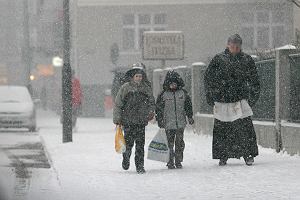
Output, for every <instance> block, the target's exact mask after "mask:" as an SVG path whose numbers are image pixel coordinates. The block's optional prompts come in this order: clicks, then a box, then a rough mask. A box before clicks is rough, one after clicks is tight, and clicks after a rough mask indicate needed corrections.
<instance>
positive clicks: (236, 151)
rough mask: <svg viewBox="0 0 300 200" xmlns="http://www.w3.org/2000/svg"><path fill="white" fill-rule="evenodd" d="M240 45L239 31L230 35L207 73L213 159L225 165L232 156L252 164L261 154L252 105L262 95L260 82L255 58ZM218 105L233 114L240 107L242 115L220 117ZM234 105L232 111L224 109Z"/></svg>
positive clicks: (206, 90) (228, 113)
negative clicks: (217, 113)
mask: <svg viewBox="0 0 300 200" xmlns="http://www.w3.org/2000/svg"><path fill="white" fill-rule="evenodd" d="M241 47H242V39H241V37H240V36H239V35H238V34H235V35H232V36H230V37H229V38H228V41H227V48H226V49H225V51H224V52H222V53H219V54H217V55H216V56H215V57H214V58H213V59H212V61H211V62H210V64H209V66H208V68H207V70H206V72H205V77H204V84H205V92H206V99H207V102H208V104H209V105H211V106H214V114H215V121H214V129H213V146H212V148H213V149H212V153H213V159H219V160H220V162H219V165H220V166H223V165H226V163H227V160H228V159H229V158H240V157H243V158H244V160H245V163H246V164H247V165H252V164H253V162H254V157H255V156H257V155H258V148H257V142H256V134H255V130H254V127H253V123H252V119H251V115H252V110H251V107H253V106H254V104H255V103H256V101H257V100H258V99H259V93H260V83H259V77H258V73H257V69H256V66H255V63H254V60H253V59H252V57H251V56H249V55H247V54H246V53H243V52H242V50H241ZM217 105H218V106H219V107H218V109H219V110H221V109H220V108H221V107H222V108H226V109H223V111H222V112H223V113H222V112H221V115H224V116H227V117H228V116H229V117H230V115H231V114H232V113H233V114H234V113H236V112H237V111H238V110H237V109H240V110H241V112H240V113H241V114H242V115H243V116H241V117H239V118H238V119H234V120H228V121H226V120H220V119H217V118H216V112H217V107H216V106H217ZM235 105H242V106H240V107H236V106H235ZM244 105H246V106H247V107H248V108H249V109H248V110H250V114H249V113H246V115H245V112H247V111H245V109H244V108H245V106H244ZM231 108H232V112H231V113H230V112H227V113H226V111H224V110H230V109H231ZM243 109H244V110H243ZM225 118H226V117H225Z"/></svg>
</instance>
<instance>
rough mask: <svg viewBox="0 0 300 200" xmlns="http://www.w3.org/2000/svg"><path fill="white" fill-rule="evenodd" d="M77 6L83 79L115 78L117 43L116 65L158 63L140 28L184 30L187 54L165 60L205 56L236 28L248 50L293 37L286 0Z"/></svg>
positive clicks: (97, 1)
mask: <svg viewBox="0 0 300 200" xmlns="http://www.w3.org/2000/svg"><path fill="white" fill-rule="evenodd" d="M77 11H78V12H77V19H76V20H77V23H76V24H77V29H76V31H77V41H76V48H77V52H78V57H77V59H78V60H77V61H78V68H79V73H80V77H81V80H82V82H83V83H84V84H103V85H109V84H111V80H112V74H111V73H110V71H111V70H112V69H113V68H114V67H115V65H114V64H113V63H112V62H111V59H110V49H111V46H112V45H113V44H117V45H118V47H119V51H120V52H119V58H118V60H117V66H130V65H131V64H132V63H136V62H144V63H145V64H146V66H149V67H153V68H157V67H160V61H144V60H142V34H143V32H144V31H148V30H153V31H155V30H157V31H161V30H167V31H182V32H183V34H184V39H185V41H184V44H185V57H184V59H183V60H178V61H167V64H166V65H167V66H178V65H191V64H192V63H193V62H196V61H204V62H207V61H208V60H209V58H211V57H212V56H213V55H214V54H215V53H217V52H220V51H222V50H224V48H225V45H226V40H227V37H228V36H229V35H231V34H233V33H239V34H240V35H241V36H242V37H243V40H244V45H243V48H244V51H253V50H256V49H257V50H264V49H271V48H274V47H279V46H282V45H285V44H288V43H291V42H292V41H293V39H294V23H293V18H294V15H293V5H292V4H291V3H289V2H288V1H282V0H271V1H270V0H268V1H266V0H260V1H258V0H252V1H248V0H235V1H233V0H216V1H207V0H185V1H179V0H163V1H158V0H156V1H154V0H152V1H150V0H144V1H138V0H126V1H125V0H111V1H108V0H78V9H77Z"/></svg>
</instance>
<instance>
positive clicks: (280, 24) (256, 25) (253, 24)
mask: <svg viewBox="0 0 300 200" xmlns="http://www.w3.org/2000/svg"><path fill="white" fill-rule="evenodd" d="M245 13H247V14H249V13H251V12H243V13H241V16H242V15H245ZM260 13H264V14H266V13H267V15H268V18H269V21H268V23H265V22H258V15H259V14H260ZM273 13H274V10H257V11H256V12H254V13H253V14H254V19H253V22H248V23H247V22H241V23H242V25H241V27H240V30H241V32H242V29H243V28H253V29H254V33H253V34H254V35H253V41H252V42H251V43H253V46H252V47H247V49H246V50H253V49H262V48H260V47H258V30H259V28H260V27H265V28H268V30H269V31H268V38H269V41H268V45H267V46H266V47H264V48H263V49H267V48H274V46H275V43H276V42H275V40H274V39H275V38H273V28H274V27H283V30H284V32H286V29H287V27H286V24H285V23H284V20H285V18H284V17H283V21H282V22H274V21H275V20H274V18H275V16H274V14H273ZM283 37H284V39H283V40H284V41H285V40H286V35H284V36H283Z"/></svg>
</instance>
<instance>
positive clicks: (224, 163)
mask: <svg viewBox="0 0 300 200" xmlns="http://www.w3.org/2000/svg"><path fill="white" fill-rule="evenodd" d="M226 164H227V159H220V161H219V166H225V165H226Z"/></svg>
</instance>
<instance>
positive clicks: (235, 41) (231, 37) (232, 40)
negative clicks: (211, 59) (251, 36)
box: [227, 34, 243, 45]
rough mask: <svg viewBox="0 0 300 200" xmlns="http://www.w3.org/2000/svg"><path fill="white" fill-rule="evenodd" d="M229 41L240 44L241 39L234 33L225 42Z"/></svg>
mask: <svg viewBox="0 0 300 200" xmlns="http://www.w3.org/2000/svg"><path fill="white" fill-rule="evenodd" d="M229 43H233V44H239V45H242V43H243V40H242V38H241V36H240V35H239V34H234V35H232V36H230V37H229V38H228V40H227V44H229Z"/></svg>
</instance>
